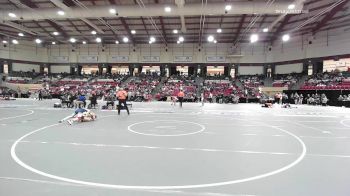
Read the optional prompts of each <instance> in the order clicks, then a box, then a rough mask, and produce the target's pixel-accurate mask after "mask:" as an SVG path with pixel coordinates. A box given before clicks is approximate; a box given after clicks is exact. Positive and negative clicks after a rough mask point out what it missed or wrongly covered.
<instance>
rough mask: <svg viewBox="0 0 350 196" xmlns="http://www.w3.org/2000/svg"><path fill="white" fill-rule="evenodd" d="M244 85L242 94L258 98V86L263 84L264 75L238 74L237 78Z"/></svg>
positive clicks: (259, 94)
mask: <svg viewBox="0 0 350 196" xmlns="http://www.w3.org/2000/svg"><path fill="white" fill-rule="evenodd" d="M237 79H238V80H239V81H240V82H241V84H242V85H243V87H244V94H245V96H246V97H250V98H260V96H261V93H260V90H259V88H260V87H262V86H264V75H254V76H244V75H243V76H239V77H238V78H237Z"/></svg>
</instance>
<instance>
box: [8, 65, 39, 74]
mask: <svg viewBox="0 0 350 196" xmlns="http://www.w3.org/2000/svg"><path fill="white" fill-rule="evenodd" d="M33 69H34V70H35V72H40V65H35V64H25V63H13V64H12V70H13V71H23V72H27V71H29V72H32V70H33Z"/></svg>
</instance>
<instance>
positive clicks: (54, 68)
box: [50, 65, 70, 73]
mask: <svg viewBox="0 0 350 196" xmlns="http://www.w3.org/2000/svg"><path fill="white" fill-rule="evenodd" d="M50 69H51V73H64V72H66V73H70V66H69V65H51V67H50Z"/></svg>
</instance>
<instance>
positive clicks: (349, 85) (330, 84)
mask: <svg viewBox="0 0 350 196" xmlns="http://www.w3.org/2000/svg"><path fill="white" fill-rule="evenodd" d="M301 89H302V90H340V89H350V77H345V76H343V74H342V73H339V72H325V73H318V74H314V75H312V76H309V77H308V79H307V80H306V82H305V83H304V84H303V85H302V86H301Z"/></svg>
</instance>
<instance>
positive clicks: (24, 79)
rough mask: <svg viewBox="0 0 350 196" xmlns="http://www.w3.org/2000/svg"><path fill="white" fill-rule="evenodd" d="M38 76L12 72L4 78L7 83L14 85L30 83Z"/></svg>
mask: <svg viewBox="0 0 350 196" xmlns="http://www.w3.org/2000/svg"><path fill="white" fill-rule="evenodd" d="M39 75H40V74H39V73H37V72H35V70H33V71H26V72H24V71H12V72H11V73H10V74H9V75H8V76H7V78H6V81H7V82H9V83H16V84H27V83H30V82H31V80H32V79H34V78H35V77H37V76H39Z"/></svg>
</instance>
